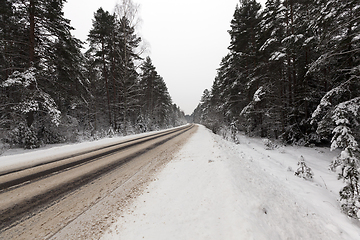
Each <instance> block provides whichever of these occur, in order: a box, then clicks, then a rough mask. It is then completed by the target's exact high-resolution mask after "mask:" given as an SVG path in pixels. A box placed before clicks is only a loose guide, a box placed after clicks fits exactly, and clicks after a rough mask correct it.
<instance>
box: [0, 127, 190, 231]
mask: <svg viewBox="0 0 360 240" xmlns="http://www.w3.org/2000/svg"><path fill="white" fill-rule="evenodd" d="M193 127H194V126H193V125H186V126H183V127H180V128H175V129H171V130H167V131H162V132H159V133H155V134H151V135H147V136H144V137H137V138H133V139H130V140H126V141H121V142H118V143H113V144H109V145H107V146H101V147H100V148H97V149H91V150H89V149H88V150H85V151H79V152H76V153H71V154H65V155H63V156H58V157H56V158H51V159H43V160H41V161H39V162H37V163H35V164H32V165H23V166H16V167H15V168H8V169H5V170H4V169H3V170H2V171H1V172H0V234H1V232H3V231H6V230H7V229H9V228H11V227H12V226H14V225H16V222H17V221H18V220H19V219H21V218H23V217H24V216H25V215H27V214H28V212H29V211H31V210H33V209H36V208H41V207H42V206H44V205H46V204H48V203H49V202H51V201H52V200H54V199H56V198H58V197H59V196H62V195H64V194H66V193H69V192H71V191H73V190H74V189H77V188H79V187H81V186H83V185H85V184H87V183H89V182H91V181H93V180H94V179H96V178H98V177H100V176H102V175H104V174H105V173H107V172H110V171H112V170H114V169H116V168H118V167H120V166H122V165H124V164H125V163H127V162H129V161H131V160H132V159H134V158H136V157H138V156H140V155H142V154H144V153H146V152H148V151H149V150H151V149H155V148H156V147H158V146H160V145H162V144H164V143H166V142H168V141H169V140H171V139H174V138H176V137H177V136H179V135H181V134H183V133H185V132H187V131H189V130H190V129H192V128H193Z"/></svg>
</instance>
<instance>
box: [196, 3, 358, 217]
mask: <svg viewBox="0 0 360 240" xmlns="http://www.w3.org/2000/svg"><path fill="white" fill-rule="evenodd" d="M359 18H360V3H359V1H356V0H342V1H338V0H302V1H295V0H267V2H266V6H265V8H264V9H260V5H259V4H258V3H257V2H256V1H255V0H241V1H239V4H238V6H237V7H236V9H235V12H234V15H233V20H232V21H231V25H230V28H231V29H230V31H229V34H230V37H231V40H230V44H229V48H228V49H229V53H228V54H227V55H226V56H225V57H224V58H223V59H222V61H221V63H220V67H219V68H218V71H217V76H216V77H215V79H214V82H213V86H212V88H211V90H205V91H204V93H203V96H202V99H201V102H200V104H199V105H198V107H197V108H196V109H195V110H194V112H193V115H192V117H193V119H194V121H195V122H198V123H202V124H204V125H205V126H207V127H208V128H210V129H212V130H213V131H214V132H216V133H219V134H222V133H223V129H229V128H230V126H231V127H232V128H234V127H235V128H236V129H237V131H244V132H245V133H246V134H248V135H256V136H261V137H264V138H268V139H272V138H275V139H280V140H282V141H283V142H285V143H290V144H301V145H312V144H328V145H330V144H331V148H332V149H335V148H341V149H342V154H340V156H339V157H338V158H337V159H336V160H335V161H334V162H333V163H332V167H333V168H336V167H340V168H341V174H340V178H341V179H343V180H344V181H345V183H346V186H345V187H344V188H343V189H342V190H341V192H340V196H341V199H342V201H343V210H344V211H345V212H347V213H348V214H349V216H352V217H356V218H359V217H360V214H359V206H360V202H359V183H358V179H359V176H360V175H359V167H360V166H359V147H358V141H359V140H360V131H359V108H360V101H359V97H360V85H359V84H360V21H359Z"/></svg>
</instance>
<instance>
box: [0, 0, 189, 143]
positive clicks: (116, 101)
mask: <svg viewBox="0 0 360 240" xmlns="http://www.w3.org/2000/svg"><path fill="white" fill-rule="evenodd" d="M64 3H65V1H62V0H60V1H59V0H56V1H55V0H53V1H43V0H37V1H35V0H26V1H20V0H12V1H9V0H3V1H0V13H1V14H0V136H1V139H2V140H3V142H6V143H8V144H17V145H20V146H23V147H27V148H33V147H38V146H40V145H41V144H44V143H54V142H62V141H75V140H76V139H77V138H78V137H81V136H83V137H86V138H96V137H97V136H99V134H100V135H104V134H109V133H114V132H119V133H122V134H127V133H130V132H140V131H145V130H150V129H158V128H165V127H169V126H174V125H176V124H181V123H183V120H182V119H184V114H183V113H182V112H181V111H180V109H179V108H177V107H176V108H174V105H173V103H172V101H171V98H170V95H169V93H168V91H167V88H166V85H165V82H164V81H163V79H162V78H161V77H160V76H159V75H156V80H155V82H154V83H156V84H154V86H152V87H153V89H152V91H153V92H156V94H155V93H154V100H153V102H152V104H153V105H152V107H153V109H149V108H148V106H147V108H146V109H147V111H149V110H152V111H153V112H151V113H149V112H146V113H144V114H143V112H144V108H145V105H146V104H147V103H148V102H149V101H148V99H146V98H145V97H144V96H145V95H146V92H148V91H150V90H149V89H147V88H148V87H150V86H147V85H144V84H143V83H144V81H143V80H142V77H141V76H142V75H143V73H142V71H141V69H140V68H139V66H140V65H142V61H143V60H142V57H141V56H140V55H141V49H140V48H139V45H140V43H141V38H140V37H138V36H137V34H136V31H135V28H134V21H135V20H134V19H135V18H134V14H135V13H136V6H135V5H134V4H132V2H131V1H130V0H126V1H125V0H124V1H123V5H124V4H125V5H126V6H125V5H124V6H122V5H119V6H118V7H117V9H118V11H117V12H118V13H114V14H110V13H109V12H107V11H104V10H103V9H101V8H100V9H99V10H98V11H96V12H95V14H94V20H93V27H92V29H91V30H90V32H89V43H90V48H89V49H88V50H87V51H86V53H85V54H83V53H82V52H81V48H82V42H80V41H79V40H78V39H76V38H74V37H73V36H72V35H71V32H70V31H71V30H72V29H73V28H72V27H71V25H70V21H69V20H68V19H65V18H64V14H63V12H62V9H63V5H64ZM150 62H151V61H150ZM151 114H154V115H151ZM174 118H175V120H174ZM144 119H152V122H151V123H149V124H150V125H148V126H146V127H144V126H143V124H144V123H143V122H142V121H143V120H144ZM153 119H155V120H154V121H153ZM170 119H172V120H173V121H171V120H170ZM151 124H154V125H151Z"/></svg>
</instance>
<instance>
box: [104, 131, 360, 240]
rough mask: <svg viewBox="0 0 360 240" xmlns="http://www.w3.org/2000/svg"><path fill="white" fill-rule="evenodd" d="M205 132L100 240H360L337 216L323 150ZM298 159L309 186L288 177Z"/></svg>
mask: <svg viewBox="0 0 360 240" xmlns="http://www.w3.org/2000/svg"><path fill="white" fill-rule="evenodd" d="M239 140H240V144H239V145H235V144H234V143H231V142H228V141H225V140H223V139H222V138H221V137H220V136H218V135H214V134H213V133H211V132H210V131H209V130H208V129H206V128H205V127H203V126H199V128H198V130H197V132H196V133H195V134H194V135H193V136H192V137H191V138H190V139H189V141H188V142H187V143H186V145H185V146H184V147H183V149H182V150H181V151H180V152H179V153H178V154H177V155H176V157H175V158H174V159H173V160H172V161H171V162H170V163H169V164H168V165H167V166H166V167H165V169H164V170H163V171H162V172H161V173H159V174H158V175H157V179H156V181H152V182H151V183H150V184H149V186H148V187H147V189H146V191H145V192H144V193H143V194H142V195H141V196H139V197H138V199H137V200H136V201H135V202H134V204H133V205H132V206H130V209H128V211H126V213H125V214H124V215H123V216H121V217H120V218H119V219H118V221H117V222H116V223H115V224H113V225H112V226H111V227H110V229H108V231H107V232H106V233H105V234H104V235H103V237H102V239H104V240H105V239H156V240H161V239H166V240H168V239H246V240H249V239H254V240H260V239H271V240H272V239H327V240H330V239H354V240H355V239H360V226H359V223H358V221H355V220H352V219H349V218H348V217H346V215H344V214H343V213H341V211H340V204H339V202H338V201H337V199H338V191H339V190H340V188H341V186H342V183H341V181H338V180H337V177H336V176H337V175H336V173H334V172H331V171H329V170H328V165H329V163H330V162H331V160H332V158H333V157H334V156H335V155H336V153H333V152H329V150H328V149H326V148H303V147H280V148H276V149H274V150H266V147H265V146H264V144H263V142H262V140H261V139H256V138H255V139H254V138H247V137H245V136H242V135H239ZM301 155H302V156H303V157H304V159H305V161H306V163H307V164H308V166H310V167H311V168H312V170H313V172H314V178H313V180H311V181H309V180H304V179H302V178H299V177H297V176H295V175H294V170H296V169H297V162H298V161H299V159H300V156H301Z"/></svg>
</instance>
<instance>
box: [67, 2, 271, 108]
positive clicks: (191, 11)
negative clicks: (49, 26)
mask: <svg viewBox="0 0 360 240" xmlns="http://www.w3.org/2000/svg"><path fill="white" fill-rule="evenodd" d="M133 1H134V2H135V3H138V4H140V17H141V18H142V20H143V22H142V25H141V29H140V30H139V32H140V35H141V37H142V38H144V39H145V40H146V42H147V43H148V45H149V51H148V55H149V56H150V57H151V59H152V61H153V64H154V66H155V67H156V69H157V72H158V73H159V74H160V75H161V76H162V77H163V78H164V80H165V82H166V85H167V87H168V89H169V93H170V95H171V97H172V99H173V102H174V103H175V104H177V105H178V106H180V108H181V109H182V110H183V111H184V112H185V113H186V114H191V113H192V112H193V110H194V109H195V108H196V106H197V105H198V103H199V101H200V98H201V96H202V93H203V91H204V90H205V89H206V88H208V89H210V88H211V85H212V83H213V81H214V78H215V76H216V69H217V68H218V67H219V64H220V61H221V59H222V57H224V56H225V55H226V54H227V52H228V50H227V47H228V46H229V43H230V37H229V34H228V33H227V31H228V30H229V29H230V21H231V20H232V18H233V13H234V11H235V6H236V4H237V3H239V0H133ZM265 1H266V0H260V1H259V2H261V3H264V2H265ZM117 2H118V1H117V0H101V1H99V0H68V1H67V3H66V4H65V8H64V12H65V17H66V18H68V19H70V20H71V25H72V26H73V27H74V28H75V31H74V32H73V34H74V35H75V36H76V37H77V38H79V39H80V40H82V41H85V40H86V38H87V35H88V33H89V30H90V29H91V27H92V19H93V16H94V12H95V11H96V10H97V9H98V8H100V7H102V8H103V9H104V10H107V11H109V12H110V13H112V12H113V10H114V6H115V4H116V3H117Z"/></svg>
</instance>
